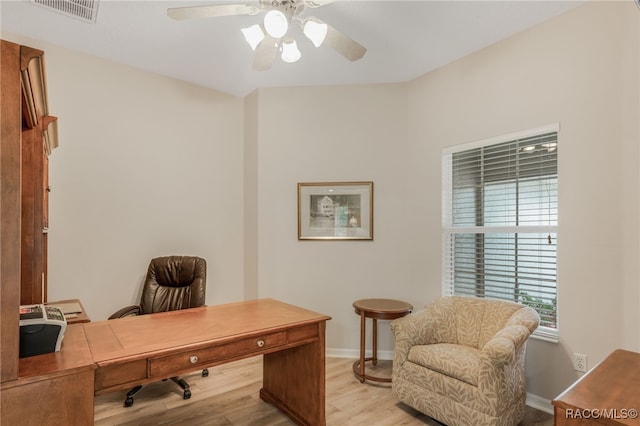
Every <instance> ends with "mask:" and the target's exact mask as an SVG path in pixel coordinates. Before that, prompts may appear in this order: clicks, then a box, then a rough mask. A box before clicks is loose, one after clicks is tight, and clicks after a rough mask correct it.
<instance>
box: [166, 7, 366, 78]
mask: <svg viewBox="0 0 640 426" xmlns="http://www.w3.org/2000/svg"><path fill="white" fill-rule="evenodd" d="M334 1H335V0H258V2H257V4H255V5H254V4H241V3H236V4H215V5H204V6H190V7H176V8H169V9H167V15H168V16H169V17H170V18H173V19H176V20H184V19H195V18H211V17H220V16H235V15H258V14H260V13H264V20H263V22H262V23H259V24H255V25H252V26H251V27H248V28H243V29H242V33H243V34H244V36H245V39H246V40H247V42H248V43H249V45H250V46H251V48H252V49H253V50H254V51H255V56H254V60H253V69H255V70H257V71H263V70H267V69H269V68H271V66H272V65H273V62H274V60H275V57H276V54H277V53H278V52H280V53H281V57H282V60H283V61H285V62H296V61H297V60H298V59H300V57H301V55H302V54H301V53H300V50H299V49H298V46H297V43H296V40H295V39H294V38H293V35H292V32H291V28H292V27H293V26H299V27H300V28H302V32H303V33H304V35H305V36H306V37H307V38H308V39H309V40H311V42H312V43H313V45H314V46H316V47H320V46H328V47H331V48H332V49H334V50H335V51H336V52H338V53H339V54H341V55H342V56H344V57H345V58H347V59H348V60H350V61H357V60H358V59H360V58H362V57H363V56H364V54H365V53H366V51H367V49H366V48H365V47H364V46H362V45H361V44H360V43H358V42H356V41H354V40H353V39H351V38H350V37H349V36H347V35H346V34H344V33H342V32H340V31H338V30H336V29H335V28H333V27H332V26H330V25H328V24H326V23H325V22H323V21H321V20H320V19H318V18H316V17H314V16H303V14H304V12H305V9H306V8H317V7H320V6H324V5H325V4H329V3H333V2H334Z"/></svg>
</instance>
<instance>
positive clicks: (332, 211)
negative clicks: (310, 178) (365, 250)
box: [298, 182, 373, 240]
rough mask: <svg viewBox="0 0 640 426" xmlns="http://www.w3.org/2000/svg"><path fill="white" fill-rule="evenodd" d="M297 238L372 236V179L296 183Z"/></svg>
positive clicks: (349, 238) (365, 238)
mask: <svg viewBox="0 0 640 426" xmlns="http://www.w3.org/2000/svg"><path fill="white" fill-rule="evenodd" d="M298 239H299V240H373V182H314V183H298Z"/></svg>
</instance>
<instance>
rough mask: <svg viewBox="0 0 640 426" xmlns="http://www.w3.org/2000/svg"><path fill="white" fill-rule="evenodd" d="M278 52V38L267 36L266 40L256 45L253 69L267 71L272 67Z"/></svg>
mask: <svg viewBox="0 0 640 426" xmlns="http://www.w3.org/2000/svg"><path fill="white" fill-rule="evenodd" d="M276 53H278V40H276V39H275V38H271V37H269V36H266V37H265V38H264V40H262V41H261V42H260V44H258V45H257V46H256V52H255V56H254V57H253V69H254V70H256V71H265V70H268V69H269V68H271V65H273V61H275V59H276Z"/></svg>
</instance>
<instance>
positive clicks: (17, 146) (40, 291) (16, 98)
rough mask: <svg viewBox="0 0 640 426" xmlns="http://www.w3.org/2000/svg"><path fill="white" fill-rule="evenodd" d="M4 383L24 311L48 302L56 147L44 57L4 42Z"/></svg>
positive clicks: (0, 158)
mask: <svg viewBox="0 0 640 426" xmlns="http://www.w3.org/2000/svg"><path fill="white" fill-rule="evenodd" d="M1 43H2V45H1V49H0V52H1V54H2V58H1V61H0V64H1V67H2V69H1V73H0V78H1V84H2V87H1V89H2V96H1V114H0V122H1V125H2V134H1V135H2V140H1V148H0V178H1V180H0V186H1V188H0V215H1V218H2V221H1V227H2V228H1V231H2V232H1V235H2V236H1V237H0V238H1V241H0V245H1V246H0V249H1V251H0V253H1V254H2V256H1V259H0V278H1V279H2V281H1V283H0V303H1V311H0V313H1V315H2V321H1V327H2V330H1V331H2V333H1V334H0V336H1V339H2V340H1V342H0V343H1V348H2V358H1V359H2V364H1V373H2V374H1V378H2V382H5V381H6V380H11V379H15V378H16V376H17V362H18V343H19V340H18V339H19V334H18V332H19V313H18V308H19V305H26V304H33V303H45V302H46V299H47V230H48V226H49V223H48V195H49V183H48V182H49V181H48V176H49V167H48V156H49V154H50V153H51V150H52V149H53V148H55V147H56V146H57V128H56V118H55V117H52V116H50V115H49V111H48V100H47V88H46V75H45V67H44V52H42V51H41V50H37V49H33V48H30V47H27V46H20V45H18V44H15V43H11V42H8V41H4V40H2V41H1Z"/></svg>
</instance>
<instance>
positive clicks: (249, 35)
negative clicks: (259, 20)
mask: <svg viewBox="0 0 640 426" xmlns="http://www.w3.org/2000/svg"><path fill="white" fill-rule="evenodd" d="M241 31H242V34H244V38H245V40H247V43H249V46H251V49H253V50H256V46H258V45H259V44H260V42H261V41H262V40H264V32H263V31H262V28H260V25H258V24H255V25H252V26H250V27H247V28H242V30H241Z"/></svg>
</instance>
